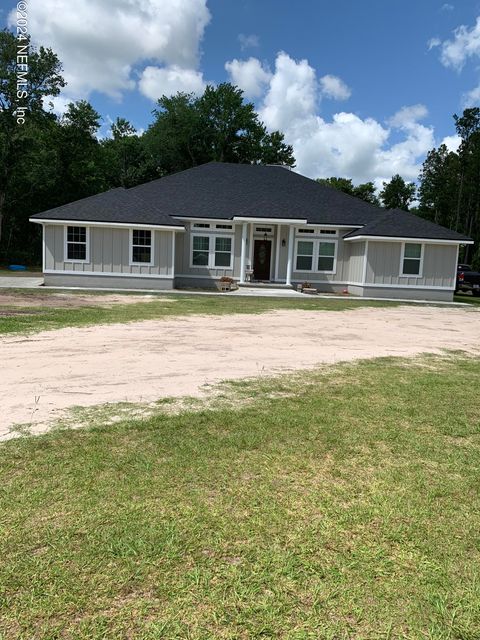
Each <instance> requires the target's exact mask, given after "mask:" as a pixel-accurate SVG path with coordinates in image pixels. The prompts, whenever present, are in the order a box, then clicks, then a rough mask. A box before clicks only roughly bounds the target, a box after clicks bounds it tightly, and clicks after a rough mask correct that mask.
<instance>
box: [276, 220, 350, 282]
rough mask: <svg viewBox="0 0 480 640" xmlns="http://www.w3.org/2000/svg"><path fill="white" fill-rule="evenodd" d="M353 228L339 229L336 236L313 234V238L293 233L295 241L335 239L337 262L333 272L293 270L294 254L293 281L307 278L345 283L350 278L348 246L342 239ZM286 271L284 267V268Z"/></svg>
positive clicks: (312, 280)
mask: <svg viewBox="0 0 480 640" xmlns="http://www.w3.org/2000/svg"><path fill="white" fill-rule="evenodd" d="M350 231H353V229H339V231H338V236H328V235H326V236H323V237H322V236H319V235H317V234H315V236H314V238H311V237H309V236H307V235H305V236H303V235H302V234H298V233H296V234H295V242H296V240H298V239H301V240H311V239H312V240H313V239H315V240H325V242H328V241H331V240H336V242H337V262H336V269H335V273H323V272H322V271H308V272H307V271H295V266H296V265H295V254H294V264H293V274H292V280H293V281H295V282H302V281H304V280H307V281H308V282H311V283H313V284H314V283H315V282H327V283H330V282H331V283H332V284H335V283H336V282H338V283H345V282H348V281H349V280H350V246H349V245H348V243H346V242H345V241H344V240H343V237H344V236H345V235H347V233H349V232H350ZM285 271H286V268H285Z"/></svg>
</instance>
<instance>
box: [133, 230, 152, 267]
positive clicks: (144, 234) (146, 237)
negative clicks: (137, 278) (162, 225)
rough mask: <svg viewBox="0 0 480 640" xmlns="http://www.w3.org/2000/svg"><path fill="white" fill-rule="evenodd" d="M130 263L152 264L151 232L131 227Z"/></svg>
mask: <svg viewBox="0 0 480 640" xmlns="http://www.w3.org/2000/svg"><path fill="white" fill-rule="evenodd" d="M131 256H132V264H152V232H151V231H150V229H132V253H131Z"/></svg>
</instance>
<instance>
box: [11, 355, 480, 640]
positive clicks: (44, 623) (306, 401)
mask: <svg viewBox="0 0 480 640" xmlns="http://www.w3.org/2000/svg"><path fill="white" fill-rule="evenodd" d="M478 388H480V362H479V361H478V360H474V359H467V358H460V357H457V358H456V359H453V358H450V359H449V358H444V359H442V358H438V357H436V358H434V357H431V358H423V359H422V360H419V361H417V362H415V361H410V362H406V361H399V360H396V361H395V360H393V359H384V360H377V361H367V362H363V363H360V364H357V365H346V366H342V367H337V368H335V369H331V370H328V371H326V372H325V371H324V372H319V373H315V374H307V373H305V374H301V375H297V376H293V377H281V378H278V379H275V380H260V381H259V382H256V383H252V382H246V381H243V382H238V383H235V384H234V385H232V387H231V389H232V391H231V393H232V394H234V395H236V397H237V405H238V406H237V407H236V409H235V410H234V409H232V408H220V409H218V410H200V411H196V412H194V411H190V412H183V413H181V414H180V415H176V416H168V415H157V416H155V417H152V418H150V419H148V420H143V421H141V420H130V421H123V422H121V423H119V424H115V425H112V426H109V427H108V428H104V427H102V424H101V423H98V424H97V425H93V426H92V428H90V429H83V430H78V431H60V432H58V431H57V432H54V433H51V434H49V435H47V436H42V437H38V438H22V439H19V440H15V441H10V442H8V443H6V444H4V445H3V446H2V447H1V450H0V454H1V463H0V465H1V466H0V499H1V505H0V527H1V530H0V552H1V558H2V560H1V562H0V607H1V609H0V611H1V618H0V638H2V639H3V640H10V639H12V640H37V639H38V640H40V639H41V640H56V639H67V640H87V639H88V640H100V639H102V640H119V639H127V638H128V639H130V638H134V639H135V640H155V639H158V638H166V639H182V640H183V639H189V640H208V639H211V640H214V639H218V638H228V639H232V640H233V639H251V638H288V639H292V640H293V639H294V640H307V639H312V640H313V639H322V640H323V639H330V640H334V639H335V640H339V639H347V638H349V639H350V638H355V639H359V640H360V639H361V640H364V639H381V638H382V639H385V640H386V639H387V638H389V639H393V638H408V639H411V640H412V639H422V640H423V639H430V640H478V638H480V578H479V576H480V492H479V488H480V426H479V425H480V404H479V403H478V402H477V400H476V397H475V390H477V389H478Z"/></svg>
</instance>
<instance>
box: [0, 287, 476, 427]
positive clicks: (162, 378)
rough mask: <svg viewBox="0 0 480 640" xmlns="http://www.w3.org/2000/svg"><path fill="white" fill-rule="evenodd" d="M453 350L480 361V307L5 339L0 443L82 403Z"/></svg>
mask: <svg viewBox="0 0 480 640" xmlns="http://www.w3.org/2000/svg"><path fill="white" fill-rule="evenodd" d="M137 299H138V298H137V296H135V300H137ZM445 349H452V350H465V351H468V352H469V353H472V354H474V355H480V315H479V313H478V311H474V310H472V309H463V308H462V309H459V308H450V307H444V308H439V307H413V306H405V307H393V308H383V309H375V308H359V309H356V310H352V311H340V312H335V311H295V310H282V311H274V312H269V313H263V314H258V315H254V314H245V315H241V314H235V315H224V316H184V317H179V318H169V319H165V320H146V321H142V322H134V323H128V324H113V325H111V324H110V325H101V326H93V327H82V328H66V329H60V330H56V331H45V332H42V333H37V334H34V335H32V336H4V337H1V338H0V362H1V370H0V416H1V418H0V439H6V438H8V437H11V436H12V433H11V428H12V426H13V425H15V424H22V423H29V424H31V425H32V432H35V430H36V429H37V431H44V430H45V428H48V425H49V424H52V423H53V422H55V420H57V419H58V417H60V416H62V414H63V413H64V412H65V410H68V409H70V408H72V407H74V406H82V407H91V406H95V405H99V404H103V403H117V402H129V403H149V402H154V401H156V400H159V399H161V398H167V397H176V398H178V397H182V396H192V397H195V396H197V397H198V396H200V395H202V393H203V391H204V386H205V385H207V384H209V385H210V384H216V383H218V382H220V381H222V380H226V379H231V380H235V379H240V378H247V377H253V376H259V375H272V374H277V373H282V372H287V371H296V370H299V369H307V368H312V367H315V366H318V365H321V364H334V363H339V362H344V361H352V360H357V359H361V358H374V357H379V356H401V357H402V356H415V355H418V354H421V353H426V352H430V353H441V352H442V351H443V350H445ZM202 390H203V391H202Z"/></svg>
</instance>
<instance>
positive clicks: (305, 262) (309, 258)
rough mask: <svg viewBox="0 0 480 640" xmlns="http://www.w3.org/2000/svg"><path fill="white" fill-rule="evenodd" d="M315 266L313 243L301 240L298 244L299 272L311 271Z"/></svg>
mask: <svg viewBox="0 0 480 640" xmlns="http://www.w3.org/2000/svg"><path fill="white" fill-rule="evenodd" d="M312 265H313V242H305V241H304V240H299V241H298V243H297V267H296V269H297V271H311V270H312Z"/></svg>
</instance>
